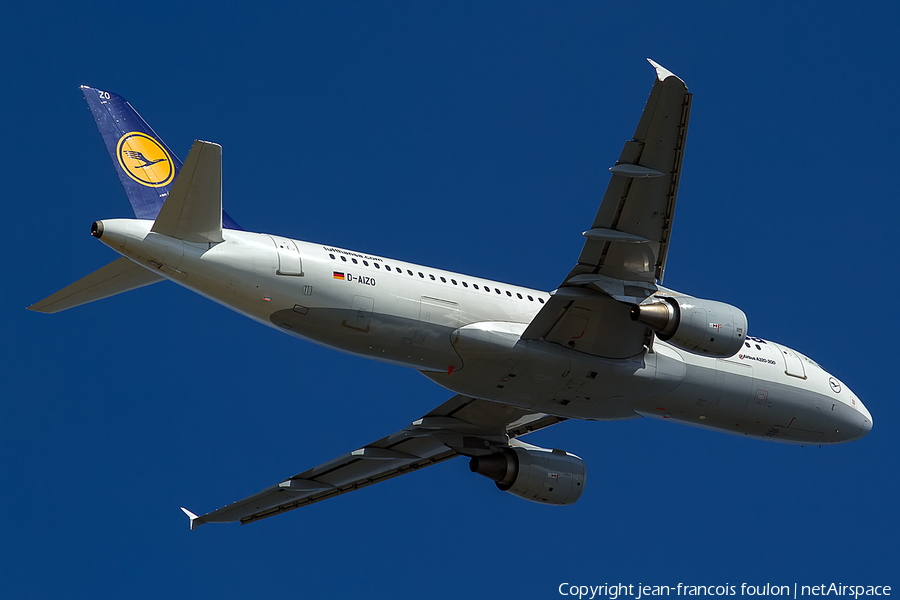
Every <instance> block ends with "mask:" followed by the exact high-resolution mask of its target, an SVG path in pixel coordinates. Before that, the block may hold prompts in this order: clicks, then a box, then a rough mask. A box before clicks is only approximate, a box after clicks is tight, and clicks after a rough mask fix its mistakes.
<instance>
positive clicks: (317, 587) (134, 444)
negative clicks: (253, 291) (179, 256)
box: [0, 2, 900, 598]
mask: <svg viewBox="0 0 900 600" xmlns="http://www.w3.org/2000/svg"><path fill="white" fill-rule="evenodd" d="M727 6H728V7H727V8H726V4H723V3H715V2H708V3H703V2H700V3H675V2H664V3H657V2H649V3H601V2H561V3H543V2H534V3H532V2H521V3H512V2H492V3H480V2H478V3H474V2H453V3H449V2H448V3H441V4H437V3H421V2H390V3H387V2H345V3H326V2H304V3H259V4H255V5H253V6H252V7H251V6H250V5H243V4H237V3H235V4H233V5H229V4H227V3H207V4H204V3H196V2H186V3H167V2H157V3H152V4H148V3H124V4H117V5H112V4H109V3H96V4H94V5H90V4H87V3H84V4H81V5H79V6H78V7H75V6H65V5H62V4H61V3H60V4H56V3H47V4H40V5H35V6H32V7H30V8H26V7H24V6H9V7H6V8H4V14H3V19H2V21H0V50H2V56H4V61H3V66H2V67H0V72H2V73H3V80H4V82H5V84H6V93H5V94H3V95H2V100H0V103H2V111H3V115H4V118H3V119H2V131H3V135H2V139H3V142H4V143H3V144H2V149H0V164H2V173H3V191H2V196H3V207H5V208H6V223H7V226H6V228H5V232H4V234H3V236H2V237H0V244H2V256H3V257H4V259H5V260H4V265H3V271H4V272H3V276H4V285H3V290H4V292H3V294H2V295H0V302H2V307H0V315H2V316H0V319H2V321H0V327H2V331H3V345H2V348H3V361H2V374H3V387H2V401H0V481H2V488H0V490H2V492H0V515H2V518H3V527H2V530H0V531H2V533H0V540H2V543H0V596H3V597H9V598H49V597H66V598H125V597H127V598H163V597H219V598H255V597H263V596H276V595H277V596H284V597H300V598H306V597H309V598H324V597H335V598H338V597H360V598H377V597H381V598H397V597H410V598H413V597H415V598H459V597H474V598H486V597H517V598H554V597H558V593H557V588H558V586H559V584H560V583H563V582H570V583H583V584H601V583H617V582H623V583H626V584H627V583H634V584H637V583H639V582H643V583H645V584H648V583H649V584H669V585H675V584H677V583H679V582H682V583H687V584H692V585H699V584H706V585H709V584H725V583H730V584H738V585H739V584H740V583H742V582H747V583H753V584H765V583H773V584H787V585H793V583H794V582H799V583H800V584H809V585H816V584H820V583H830V582H831V581H834V582H843V583H863V584H888V585H895V586H896V584H897V583H898V582H897V575H896V565H897V564H898V558H900V552H898V542H897V539H898V533H900V531H898V529H900V528H898V518H897V512H896V510H897V491H898V475H897V466H896V465H897V459H898V442H897V429H898V408H897V403H896V392H895V387H896V386H895V371H896V365H895V363H896V359H895V352H896V351H895V338H896V333H897V318H896V312H897V311H896V309H895V307H894V305H895V303H896V296H897V292H898V285H897V283H896V274H897V266H896V260H895V255H896V253H897V250H896V246H895V245H894V241H895V240H896V238H897V223H898V221H900V219H898V216H900V215H898V209H897V202H896V201H897V181H898V168H897V165H898V145H897V139H898V133H900V132H898V122H897V119H896V103H897V97H898V77H897V67H896V57H897V54H898V52H897V50H898V47H897V43H896V31H895V23H896V22H897V18H898V10H897V9H896V7H895V5H894V4H893V3H887V2H873V3H864V4H859V5H856V6H852V7H851V5H849V4H848V5H845V6H838V5H836V4H832V3H811V2H809V3H788V2H779V3H769V2H753V3H746V5H745V6H733V7H732V5H731V4H728V5H727ZM648 56H649V57H652V58H654V59H655V60H657V61H659V62H660V63H661V64H663V65H664V66H666V67H667V68H669V69H671V70H672V71H673V72H675V73H676V74H678V75H679V76H681V77H682V78H683V79H684V80H685V81H686V82H687V84H688V86H689V88H690V90H691V91H692V92H693V93H694V94H695V96H694V103H693V112H692V115H691V125H690V132H689V134H688V142H687V151H686V155H685V159H684V171H683V179H682V182H681V187H680V193H679V204H678V210H677V213H676V214H677V217H676V220H675V230H674V235H673V241H672V245H671V252H670V255H669V262H668V269H667V272H666V282H665V283H666V284H667V285H669V286H671V287H674V288H676V289H678V290H681V291H684V292H687V293H691V294H694V295H697V296H701V297H707V298H713V299H717V300H722V301H725V302H730V303H733V304H736V305H738V306H740V307H741V308H743V310H744V311H745V312H746V313H747V315H748V317H749V321H750V333H751V334H752V335H755V336H760V337H765V338H769V339H774V340H776V341H779V342H783V343H784V344H786V345H788V346H791V347H793V348H796V349H797V350H799V351H800V352H803V353H805V354H807V355H809V356H811V357H812V358H813V359H815V360H816V361H818V362H819V363H820V364H822V365H823V366H824V367H825V368H826V369H828V370H830V371H831V372H833V373H834V374H835V375H837V376H838V377H840V378H841V379H842V380H843V381H844V382H845V383H846V384H847V385H848V386H849V387H850V388H851V389H853V390H854V391H855V392H856V393H857V394H858V395H859V397H860V398H861V399H862V400H863V402H865V403H866V405H867V406H868V407H869V409H870V410H871V412H872V414H873V416H874V421H875V427H874V430H873V432H872V433H871V434H870V435H869V436H868V437H867V438H866V439H864V440H863V441H861V442H856V443H853V444H850V445H844V446H838V447H833V448H822V449H818V448H800V447H793V446H781V445H774V444H766V443H762V442H756V441H748V440H744V439H740V438H736V437H729V436H726V435H722V434H717V433H712V432H706V431H700V430H694V429H689V428H685V427H681V426H676V425H673V424H670V423H662V422H651V421H648V420H637V421H630V422H624V423H579V422H568V423H564V424H562V425H559V426H556V427H553V428H550V429H548V430H546V431H543V432H540V433H538V434H535V435H533V436H530V437H529V438H527V440H528V441H530V442H533V443H537V444H541V445H545V446H551V447H562V448H565V449H567V450H569V451H571V452H574V453H576V454H578V455H580V456H581V457H583V458H584V460H585V461H586V463H587V466H588V474H589V475H588V486H587V489H586V492H585V494H584V496H583V497H582V498H581V500H580V501H579V502H578V503H577V504H576V505H574V506H572V507H568V508H554V507H544V506H539V505H535V504H531V503H528V502H525V501H523V500H520V499H517V498H515V497H513V496H511V495H508V494H502V493H500V492H498V491H497V490H496V489H495V488H494V486H493V485H492V484H491V483H490V482H489V481H487V480H485V479H483V478H481V477H477V476H474V475H472V474H470V473H469V471H468V468H467V466H466V463H465V461H463V460H455V461H451V462H449V463H446V464H443V465H440V466H437V467H434V468H431V469H427V470H425V471H423V472H420V473H416V474H413V475H410V476H407V477H403V478H400V479H396V480H393V481H391V482H388V483H385V484H382V485H378V486H374V487H371V488H368V489H366V490H363V491H360V492H358V493H353V494H349V495H347V496H344V497H341V498H338V499H336V500H332V501H329V502H325V503H322V504H318V505H315V506H312V507H309V508H304V509H302V510H298V511H295V512H292V513H290V514H287V515H284V516H281V517H278V518H275V519H269V520H266V521H264V522H261V523H257V524H253V525H251V526H247V527H238V526H210V525H208V526H204V527H202V528H201V529H199V530H198V531H196V532H194V533H191V532H189V531H188V520H187V518H186V517H184V515H183V514H182V513H181V511H179V510H178V507H179V506H182V505H183V506H187V507H188V508H190V509H192V510H194V511H196V512H198V513H200V512H205V511H208V510H211V509H214V508H217V507H219V506H221V505H223V504H226V503H228V502H231V501H234V500H237V499H239V498H242V497H244V496H246V495H249V494H251V493H254V492H256V491H258V490H259V489H261V488H263V487H265V486H267V485H270V484H272V483H274V482H277V481H279V480H281V479H282V478H284V477H286V476H289V475H293V474H295V473H297V472H299V471H302V470H304V469H306V468H308V467H310V466H313V465H316V464H318V463H320V462H323V461H325V460H327V459H330V458H332V457H334V456H337V455H339V454H341V453H343V452H346V451H348V450H351V449H353V448H357V447H359V446H361V445H363V444H365V443H367V442H369V441H372V440H375V439H377V438H379V437H381V436H382V435H385V434H387V433H389V432H392V431H395V430H396V429H398V428H400V427H402V426H403V425H405V424H406V423H408V422H410V421H411V420H412V419H415V418H418V417H419V416H421V415H422V414H424V413H425V412H427V411H428V410H429V409H431V408H432V407H434V406H436V405H438V404H440V403H441V402H443V401H444V400H445V399H446V398H447V397H448V393H447V392H446V391H445V390H442V389H440V388H438V387H437V386H435V385H433V384H431V383H430V382H428V381H427V380H426V379H424V378H423V377H421V376H419V375H417V374H416V373H415V372H413V371H409V370H404V369H401V368H398V367H392V366H386V365H381V364H377V363H372V362H367V361H365V360H362V359H358V358H354V357H350V356H346V355H342V354H339V353H337V352H334V351H331V350H326V349H322V348H319V347H317V346H314V345H312V344H309V343H305V342H299V341H297V340H294V339H292V338H289V337H287V336H285V335H282V334H280V333H278V332H277V331H274V330H271V329H267V328H264V327H261V326H259V325H258V324H256V323H253V322H251V321H249V320H247V319H244V318H242V317H240V316H239V315H236V314H233V313H230V312H228V311H227V310H225V309H223V308H221V307H219V306H218V305H215V304H213V303H211V302H209V301H207V300H204V299H202V298H200V297H198V296H195V295H192V294H191V293H189V292H187V291H185V290H182V289H180V288H178V287H176V286H174V285H171V284H168V283H165V284H160V285H156V286H152V287H150V288H147V289H142V290H138V291H135V292H131V293H129V294H126V295H122V296H118V297H115V298H112V299H109V300H106V301H103V302H98V303H95V304H91V305H87V306H84V307H80V308H77V309H73V310H72V311H70V312H66V313H61V314H58V315H52V316H46V315H40V314H32V313H27V312H26V311H25V310H24V309H25V307H26V306H27V305H29V304H31V303H33V302H35V301H37V300H39V299H41V298H43V297H44V296H47V295H49V294H50V293H52V292H54V291H56V290H57V289H59V288H61V287H63V286H65V285H67V284H69V283H71V282H72V281H74V280H75V279H77V278H79V277H81V276H82V275H85V274H87V273H89V272H91V271H93V270H95V269H97V268H99V267H100V266H102V265H104V264H106V263H108V262H110V261H111V260H112V259H114V258H115V256H114V254H113V253H112V252H111V251H110V250H109V249H107V248H106V247H104V246H103V245H102V244H100V243H98V242H96V241H95V240H93V239H91V238H90V236H89V228H90V224H91V222H92V221H94V220H96V219H102V218H113V217H128V216H131V215H130V208H129V206H128V203H127V201H126V199H125V195H124V193H123V191H122V188H121V185H120V184H119V182H118V181H117V178H116V176H115V173H114V170H113V168H112V167H111V165H110V162H109V157H108V155H107V153H106V151H105V149H104V147H103V144H102V142H101V139H100V136H99V135H98V133H97V131H96V128H95V125H94V121H93V119H92V118H91V115H90V113H89V111H88V110H87V106H86V104H85V102H84V99H83V98H82V97H81V92H80V91H79V89H78V86H79V85H80V84H87V85H91V86H96V87H99V88H101V89H108V90H111V91H115V92H117V93H120V94H122V95H124V96H125V97H126V98H128V99H129V100H130V101H131V102H132V104H133V105H134V106H135V107H136V108H137V110H138V111H139V112H140V113H141V114H142V116H143V117H144V118H145V119H147V121H148V122H149V123H150V124H151V125H152V126H153V127H154V128H155V129H156V131H157V132H158V133H159V134H160V135H161V136H162V137H163V139H164V140H165V141H166V142H167V143H168V144H169V146H170V147H171V148H172V149H173V150H174V151H175V152H176V153H177V154H178V155H179V156H180V157H181V158H182V159H183V158H184V157H185V156H186V155H187V151H188V149H189V148H190V145H191V142H192V141H193V140H194V139H204V140H211V141H215V142H218V143H221V144H222V145H223V147H224V165H225V174H224V185H225V205H226V207H227V210H228V211H229V212H230V213H231V215H232V216H233V217H234V218H235V219H236V220H237V221H238V222H239V223H241V225H242V226H244V227H245V228H247V229H250V230H256V231H265V232H270V233H277V234H281V235H286V236H290V237H294V238H298V239H305V240H311V241H317V242H322V243H326V244H331V245H337V246H341V247H347V248H351V249H355V250H360V251H365V252H370V253H375V254H379V255H382V256H387V257H395V258H398V259H403V260H410V261H414V262H419V263H422V264H425V265H432V266H435V267H438V268H446V269H451V270H456V271H460V272H463V273H469V274H472V275H477V276H482V277H489V278H495V279H499V280H502V281H507V282H510V283H515V284H521V285H528V286H533V287H536V288H541V289H545V290H549V289H553V288H554V287H556V286H557V285H558V283H559V282H560V280H561V278H562V277H563V276H564V275H565V274H566V273H567V272H568V270H569V269H570V267H571V266H572V264H573V263H574V261H575V259H576V257H577V255H578V252H579V250H580V248H581V244H582V242H583V238H582V237H581V232H582V231H583V230H585V229H586V228H588V227H589V225H590V223H591V220H592V219H593V217H594V214H595V212H596V209H597V206H598V204H599V201H600V199H601V197H602V194H603V190H604V189H605V187H606V184H607V181H608V178H609V173H608V172H607V170H606V169H607V167H609V166H611V165H612V164H613V163H614V161H615V159H616V158H617V157H618V155H619V152H620V150H621V147H622V144H623V143H624V141H625V140H626V139H628V138H629V137H630V136H631V134H632V133H633V132H634V127H635V125H636V124H637V120H638V117H639V116H640V111H641V108H642V107H643V104H644V102H645V100H646V98H647V95H648V93H649V91H650V87H651V84H652V82H653V76H654V74H653V70H652V68H651V67H650V66H649V65H648V64H647V63H646V62H645V61H644V59H645V58H646V57H648Z"/></svg>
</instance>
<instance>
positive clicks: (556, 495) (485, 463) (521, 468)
mask: <svg viewBox="0 0 900 600" xmlns="http://www.w3.org/2000/svg"><path fill="white" fill-rule="evenodd" d="M469 469H471V470H472V471H473V472H475V473H478V474H479V475H484V476H485V477H487V478H488V479H493V480H494V481H495V482H496V483H497V489H500V490H502V491H504V492H509V493H511V494H515V495H516V496H519V497H520V498H525V499H526V500H531V501H532V502H540V503H541V504H557V505H562V506H564V505H568V504H573V503H574V502H575V501H576V500H578V498H580V497H581V492H583V491H584V479H585V470H584V461H583V460H581V459H580V458H578V457H577V456H575V455H574V454H569V453H568V452H566V451H564V450H548V449H546V448H537V447H535V446H532V447H529V448H519V447H515V448H504V449H503V451H501V452H497V453H495V454H489V455H487V456H476V457H474V458H473V459H472V460H470V461H469Z"/></svg>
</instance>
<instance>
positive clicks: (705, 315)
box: [631, 295, 747, 358]
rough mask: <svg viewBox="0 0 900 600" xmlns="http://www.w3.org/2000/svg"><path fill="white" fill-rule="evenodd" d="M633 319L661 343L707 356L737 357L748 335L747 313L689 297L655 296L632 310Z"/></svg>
mask: <svg viewBox="0 0 900 600" xmlns="http://www.w3.org/2000/svg"><path fill="white" fill-rule="evenodd" d="M631 319H632V320H633V321H639V322H641V323H643V324H645V325H647V326H648V327H650V329H652V330H653V331H655V332H656V335H657V337H659V339H661V340H663V341H667V342H669V343H671V344H672V345H673V346H677V347H678V348H681V349H683V350H688V351H689V352H695V353H697V354H703V355H704V356H715V357H721V358H727V357H729V356H734V355H735V354H737V351H738V350H740V349H741V346H742V345H743V344H744V338H745V337H746V335H747V315H745V314H744V311H742V310H741V309H739V308H737V307H735V306H731V305H730V304H725V303H724V302H716V301H715V300H701V299H700V298H691V297H690V296H676V297H673V296H659V295H656V296H654V297H653V300H652V301H651V302H648V303H645V304H640V305H637V306H635V307H634V308H632V309H631Z"/></svg>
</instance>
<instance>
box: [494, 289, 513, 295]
mask: <svg viewBox="0 0 900 600" xmlns="http://www.w3.org/2000/svg"><path fill="white" fill-rule="evenodd" d="M494 291H495V292H497V293H498V294H499V293H500V288H496V289H494ZM506 293H507V294H509V292H506Z"/></svg>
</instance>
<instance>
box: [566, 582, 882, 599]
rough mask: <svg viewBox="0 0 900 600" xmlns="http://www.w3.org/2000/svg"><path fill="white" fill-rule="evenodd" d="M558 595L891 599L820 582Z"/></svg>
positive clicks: (867, 588) (615, 588)
mask: <svg viewBox="0 0 900 600" xmlns="http://www.w3.org/2000/svg"><path fill="white" fill-rule="evenodd" d="M559 595H560V596H573V597H575V598H578V600H583V599H584V598H587V599H588V600H594V599H601V598H603V599H605V600H616V599H617V598H624V597H626V596H628V597H630V598H634V600H642V599H643V598H645V597H651V596H783V597H785V598H793V600H797V599H798V598H800V597H803V596H844V597H848V598H849V597H851V596H852V597H853V599H854V600H858V599H859V598H860V596H890V595H891V586H889V585H844V584H842V583H830V584H829V583H822V584H819V585H800V584H797V583H794V584H793V585H773V584H771V583H767V584H765V585H752V584H749V583H742V584H741V585H740V586H738V585H737V584H729V583H726V584H724V585H685V584H683V583H679V584H678V585H642V584H640V583H638V584H637V585H635V584H633V583H628V584H625V583H612V584H606V583H604V584H602V585H579V584H573V583H568V582H565V583H561V584H559Z"/></svg>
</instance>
